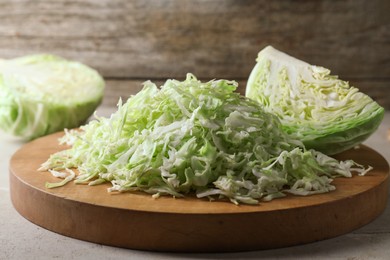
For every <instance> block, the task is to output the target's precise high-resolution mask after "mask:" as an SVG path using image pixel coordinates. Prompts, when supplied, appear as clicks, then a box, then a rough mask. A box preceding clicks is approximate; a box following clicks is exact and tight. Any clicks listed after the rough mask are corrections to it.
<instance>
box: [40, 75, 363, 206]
mask: <svg viewBox="0 0 390 260" xmlns="http://www.w3.org/2000/svg"><path fill="white" fill-rule="evenodd" d="M236 88H237V83H236V82H234V81H227V80H213V81H209V82H206V83H202V82H201V81H199V80H197V79H196V78H195V76H193V75H191V74H188V75H187V78H186V79H185V80H184V81H178V80H168V81H166V83H165V84H164V85H163V86H162V87H161V88H158V87H157V86H156V85H155V84H153V83H152V82H150V81H147V82H145V83H144V88H143V89H142V91H140V92H139V93H138V94H136V95H134V96H131V97H130V98H129V99H128V100H127V102H126V103H125V104H122V102H121V101H120V102H119V104H118V110H117V111H116V112H115V113H113V114H112V115H111V117H110V118H104V117H103V118H100V117H96V120H93V121H91V122H89V123H88V124H87V125H84V126H82V127H81V130H70V131H68V130H67V131H65V133H66V134H65V136H64V137H62V138H61V143H63V144H68V145H70V146H71V147H70V148H69V149H66V150H63V151H60V152H58V153H55V154H53V155H51V156H50V158H49V159H48V160H47V161H46V162H45V163H43V164H42V167H41V169H40V170H43V171H44V170H49V169H50V170H52V172H53V173H56V175H57V176H60V175H61V174H58V172H57V171H61V170H64V169H70V168H77V169H78V172H79V174H78V175H77V177H76V179H75V182H76V183H88V184H89V185H96V184H100V183H104V182H111V184H112V187H110V188H109V191H111V192H113V191H118V192H123V191H144V192H147V193H150V194H153V196H155V197H158V196H160V195H172V196H175V197H182V196H184V195H185V194H188V193H192V192H195V193H196V195H197V196H198V197H199V198H203V197H209V198H228V199H229V200H230V201H232V202H233V203H248V204H255V203H258V201H259V200H271V199H273V198H277V197H282V196H285V194H286V193H293V194H298V195H309V194H316V193H323V192H328V191H331V190H334V189H335V187H334V186H333V185H332V184H331V182H332V180H333V178H334V177H338V176H345V177H351V176H352V173H351V171H357V172H358V173H360V174H364V173H365V172H366V169H364V168H363V167H362V166H360V165H357V164H356V163H354V162H352V161H345V162H339V161H337V160H336V159H333V158H331V157H328V156H326V155H324V154H322V153H320V152H317V151H314V150H306V149H305V148H304V146H303V144H302V143H301V142H300V141H299V140H296V139H293V138H291V137H290V136H289V135H287V134H286V133H285V132H284V131H282V129H281V127H282V126H281V124H280V122H279V119H278V118H277V117H276V116H274V115H273V114H270V113H268V112H265V111H264V110H263V109H262V107H261V106H260V105H259V104H258V103H257V102H255V101H253V100H251V99H248V98H246V97H244V96H242V95H240V94H238V93H236V92H235V90H236ZM69 176H71V175H68V176H67V177H66V174H64V176H62V177H63V178H66V180H65V182H67V181H69ZM62 184H63V183H60V184H59V185H62ZM59 185H56V184H49V186H52V187H55V186H59Z"/></svg>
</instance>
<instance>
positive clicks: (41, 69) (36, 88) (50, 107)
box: [0, 54, 105, 140]
mask: <svg viewBox="0 0 390 260" xmlns="http://www.w3.org/2000/svg"><path fill="white" fill-rule="evenodd" d="M104 85H105V84H104V80H103V78H102V77H101V76H100V75H99V73H98V72H97V71H95V70H94V69H92V68H90V67H88V66H86V65H83V64H81V63H79V62H75V61H69V60H66V59H64V58H61V57H58V56H54V55H49V54H35V55H29V56H24V57H20V58H16V59H10V60H0V129H2V130H3V131H4V132H7V133H9V134H11V135H14V136H18V137H21V138H22V139H25V140H31V139H34V138H37V137H40V136H43V135H47V134H50V133H53V132H57V131H60V130H63V129H64V128H74V127H77V126H80V125H81V124H84V123H85V122H86V120H87V119H88V118H89V116H91V115H92V114H93V112H94V111H95V109H96V107H97V106H98V105H99V104H100V102H101V100H102V98H103V90H104Z"/></svg>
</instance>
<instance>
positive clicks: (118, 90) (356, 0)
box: [0, 0, 390, 109]
mask: <svg viewBox="0 0 390 260" xmlns="http://www.w3.org/2000/svg"><path fill="white" fill-rule="evenodd" d="M0 13H1V22H0V37H1V38H0V57H2V58H13V57H16V56H21V55H26V54H31V53H43V52H45V53H52V54H57V55H61V56H63V57H66V58H69V59H75V60H79V61H81V62H83V63H86V64H88V65H90V66H92V67H94V68H96V69H97V70H98V71H99V72H100V73H101V74H102V75H103V76H104V77H105V78H106V80H107V90H106V97H105V100H104V104H105V105H115V104H116V102H117V100H118V97H119V96H122V97H127V96H129V95H130V94H134V93H136V92H137V91H139V90H140V89H141V87H142V86H141V83H142V82H143V81H144V80H146V79H152V80H154V81H156V82H157V83H161V82H163V81H164V80H165V79H167V78H177V79H182V78H184V77H185V74H186V73H187V72H192V73H194V74H195V75H196V76H197V77H198V78H200V79H204V80H207V79H212V78H227V79H235V80H237V81H239V82H240V89H239V91H240V92H243V91H244V88H245V81H246V79H247V77H248V75H249V73H250V71H251V69H252V67H253V66H254V64H255V58H256V56H257V53H258V51H259V50H261V49H262V48H263V47H265V46H267V45H273V46H274V47H276V48H278V49H280V50H283V51H285V52H288V53H289V54H291V55H293V56H296V57H298V58H300V59H303V60H305V61H307V62H309V63H312V64H315V65H321V66H324V67H327V68H330V69H331V70H332V73H333V74H337V75H339V76H340V78H342V79H345V80H349V81H350V82H351V83H352V84H353V85H354V86H356V87H358V88H360V89H361V91H363V92H365V93H367V94H369V95H370V96H372V97H373V98H374V99H375V100H377V101H378V102H379V103H380V104H382V105H383V106H385V107H386V108H387V109H390V97H389V94H390V1H387V0H382V1H380V0H373V1H365V0H349V1H341V0H318V1H312V0H279V1H266V0H260V1H250V0H243V1H238V0H192V1H191V0H159V1H152V0H129V1H126V0H95V1H93V0H74V1H66V0H52V1H40V0H37V1H33V0H20V1H3V0H0Z"/></svg>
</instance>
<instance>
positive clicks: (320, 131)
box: [245, 46, 384, 155]
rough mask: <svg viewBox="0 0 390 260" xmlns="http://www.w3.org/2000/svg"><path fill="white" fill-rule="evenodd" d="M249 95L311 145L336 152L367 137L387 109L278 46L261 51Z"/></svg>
mask: <svg viewBox="0 0 390 260" xmlns="http://www.w3.org/2000/svg"><path fill="white" fill-rule="evenodd" d="M245 95H246V96H247V97H248V98H251V99H253V100H255V101H257V102H259V103H260V104H261V105H262V106H263V108H264V109H265V110H266V111H268V112H270V113H273V114H275V115H276V116H277V117H278V118H279V119H280V120H281V122H282V127H283V129H284V131H285V132H287V133H288V134H290V135H291V136H293V137H294V138H297V139H299V140H302V142H303V143H304V144H305V146H306V148H308V149H310V148H312V149H315V150H318V151H321V152H323V153H325V154H328V155H332V154H336V153H340V152H342V151H345V150H348V149H350V148H352V147H354V146H356V145H358V144H360V143H361V142H363V141H364V140H365V139H367V138H368V137H369V136H370V135H371V134H372V133H373V132H374V131H375V130H376V129H377V128H378V126H379V124H380V123H381V121H382V119H383V116H384V109H383V108H382V107H381V106H380V105H378V104H377V103H376V102H375V101H374V100H372V99H371V98H370V97H369V96H367V95H366V94H364V93H362V92H359V90H358V89H357V88H355V87H353V86H350V85H349V83H348V82H346V81H343V80H341V79H339V78H338V77H337V76H334V75H331V74H330V70H329V69H326V68H323V67H319V66H314V65H310V64H308V63H306V62H304V61H301V60H298V59H296V58H294V57H291V56H289V55H287V54H285V53H283V52H281V51H278V50H276V49H275V48H273V47H272V46H268V47H266V48H265V49H263V50H262V51H260V52H259V54H258V57H257V64H256V65H255V67H254V68H253V70H252V72H251V73H250V76H249V79H248V82H247V86H246V93H245Z"/></svg>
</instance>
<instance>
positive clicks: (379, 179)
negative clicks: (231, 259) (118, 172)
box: [10, 133, 389, 252]
mask: <svg viewBox="0 0 390 260" xmlns="http://www.w3.org/2000/svg"><path fill="white" fill-rule="evenodd" d="M61 135H62V133H57V134H54V135H50V136H47V137H43V138H40V139H37V140H35V141H32V142H30V143H28V144H26V145H24V146H23V147H22V148H21V149H20V150H19V151H17V152H16V153H15V154H14V155H13V157H12V158H11V162H10V188H11V199H12V203H13V205H14V207H15V208H16V210H17V211H18V212H19V213H20V214H21V215H22V216H24V217H25V218H26V219H28V220H30V221H31V222H33V223H35V224H37V225H39V226H41V227H44V228H46V229H48V230H52V231H54V232H57V233H60V234H63V235H65V236H69V237H73V238H77V239H81V240H86V241H91V242H95V243H99V244H105V245H111V246H118V247H125V248H131V249H141V250H155V251H176V252H179V251H180V252H227V251H245V250H259V249H270V248H278V247H285V246H291V245H297V244H303V243H309V242H313V241H318V240H323V239H326V238H331V237H335V236H338V235H341V234H345V233H347V232H350V231H352V230H354V229H356V228H359V227H361V226H363V225H365V224H367V223H369V222H370V221H372V220H373V219H375V218H376V217H377V216H378V215H380V214H381V213H382V211H383V210H384V208H385V206H386V202H387V196H388V175H389V165H388V164H387V162H386V160H385V159H384V158H383V157H382V156H381V155H379V154H378V153H377V152H375V151H374V150H372V149H370V148H368V147H365V146H362V147H361V148H359V149H353V150H349V151H347V152H344V153H342V154H340V155H338V156H337V158H338V159H344V160H345V159H353V160H355V161H356V162H358V163H361V164H363V165H371V166H373V167H374V170H372V171H371V172H369V174H368V175H366V176H364V177H361V176H354V177H352V178H337V179H336V180H335V181H334V184H335V186H336V187H337V189H336V190H335V191H333V192H330V193H327V194H319V195H313V196H307V197H299V196H287V197H285V198H281V199H275V200H273V201H271V202H262V203H260V204H259V205H256V206H250V205H239V206H236V205H234V204H232V203H230V202H227V201H213V202H210V201H208V200H201V199H197V198H195V197H191V196H187V197H185V198H180V199H175V198H172V197H160V198H159V199H153V198H152V197H151V196H150V195H148V194H144V193H121V194H110V193H107V188H108V187H110V184H103V185H98V186H88V185H76V184H74V183H68V184H67V185H65V186H63V187H60V188H55V189H47V188H45V182H46V181H49V182H57V181H58V179H56V178H54V177H52V176H51V174H50V173H48V172H38V171H37V169H38V168H39V166H40V164H41V163H43V162H45V161H46V160H47V158H48V157H49V155H50V154H52V153H54V152H56V151H59V150H61V149H65V148H66V147H64V146H59V145H58V142H57V139H58V137H60V136H61Z"/></svg>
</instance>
